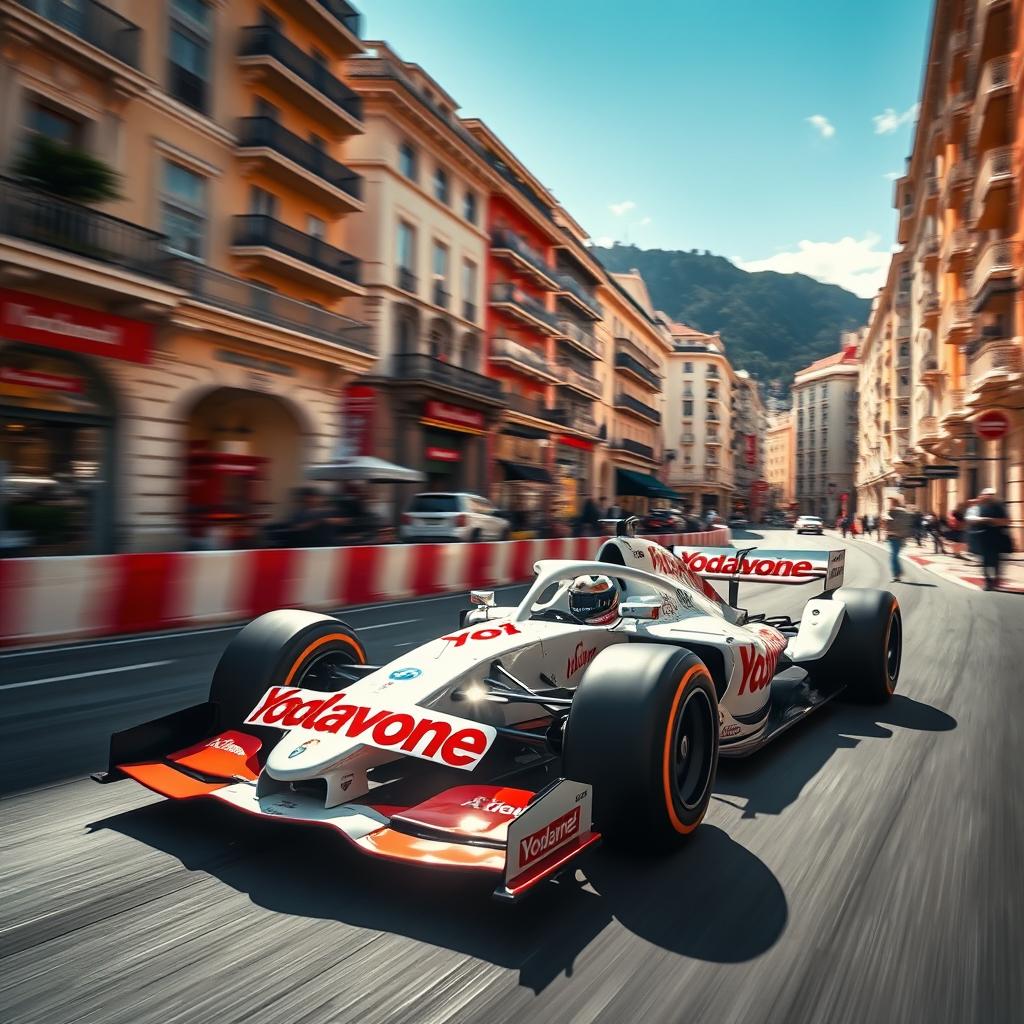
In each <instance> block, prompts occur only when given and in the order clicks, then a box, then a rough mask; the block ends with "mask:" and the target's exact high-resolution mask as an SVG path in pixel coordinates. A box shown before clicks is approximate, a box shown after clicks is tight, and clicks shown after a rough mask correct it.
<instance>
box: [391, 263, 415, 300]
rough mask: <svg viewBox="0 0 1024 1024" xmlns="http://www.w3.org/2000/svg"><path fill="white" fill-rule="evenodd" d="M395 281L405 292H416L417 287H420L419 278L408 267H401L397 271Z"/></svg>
mask: <svg viewBox="0 0 1024 1024" xmlns="http://www.w3.org/2000/svg"><path fill="white" fill-rule="evenodd" d="M395 283H396V284H397V285H398V287H399V288H401V289H402V291H404V292H412V293H413V295H415V294H416V289H417V288H418V287H419V280H418V278H417V277H416V275H415V274H414V273H413V272H412V271H411V270H410V269H409V268H408V267H399V268H398V270H397V272H396V273H395Z"/></svg>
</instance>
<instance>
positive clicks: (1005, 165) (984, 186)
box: [974, 146, 1013, 217]
mask: <svg viewBox="0 0 1024 1024" xmlns="http://www.w3.org/2000/svg"><path fill="white" fill-rule="evenodd" d="M1012 181H1013V147H1012V146H1002V147H1000V148H999V149H990V150H989V151H988V152H987V153H986V154H985V159H984V160H983V161H982V163H981V167H980V169H979V170H978V178H977V181H976V182H975V184H974V216H975V217H977V216H978V210H979V207H980V206H981V204H982V202H983V201H984V199H985V196H986V195H987V194H988V191H989V189H990V188H992V186H993V185H1001V184H1009V183H1010V182H1012Z"/></svg>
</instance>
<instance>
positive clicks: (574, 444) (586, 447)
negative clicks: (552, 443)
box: [555, 434, 594, 452]
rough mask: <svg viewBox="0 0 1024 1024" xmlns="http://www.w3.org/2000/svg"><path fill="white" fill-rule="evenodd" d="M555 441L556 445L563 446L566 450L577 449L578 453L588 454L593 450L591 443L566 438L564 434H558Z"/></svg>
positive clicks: (576, 438) (592, 443) (581, 439)
mask: <svg viewBox="0 0 1024 1024" xmlns="http://www.w3.org/2000/svg"><path fill="white" fill-rule="evenodd" d="M555 440H556V441H557V442H558V444H564V445H565V446H566V447H567V448H579V449H580V451H584V452H589V451H593V449H594V442H593V441H584V440H583V438H581V437H568V436H567V435H565V434H559V435H558V436H557V437H556V438H555Z"/></svg>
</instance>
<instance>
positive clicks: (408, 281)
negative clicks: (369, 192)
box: [398, 220, 416, 292]
mask: <svg viewBox="0 0 1024 1024" xmlns="http://www.w3.org/2000/svg"><path fill="white" fill-rule="evenodd" d="M415 273H416V229H415V228H414V227H413V226H412V225H411V224H406V222H405V221H404V220H400V221H399V222H398V287H399V288H404V289H405V290H406V291H407V292H414V291H415V290H416V277H415Z"/></svg>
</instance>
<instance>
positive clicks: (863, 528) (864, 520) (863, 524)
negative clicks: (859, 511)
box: [860, 512, 871, 537]
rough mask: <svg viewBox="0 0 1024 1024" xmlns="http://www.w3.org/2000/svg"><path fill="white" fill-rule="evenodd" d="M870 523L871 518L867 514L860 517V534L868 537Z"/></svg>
mask: <svg viewBox="0 0 1024 1024" xmlns="http://www.w3.org/2000/svg"><path fill="white" fill-rule="evenodd" d="M870 522H871V516H869V515H868V514H867V512H865V513H864V515H862V516H861V517H860V532H861V533H863V534H864V536H865V537H866V536H867V535H868V524H869V523H870Z"/></svg>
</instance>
